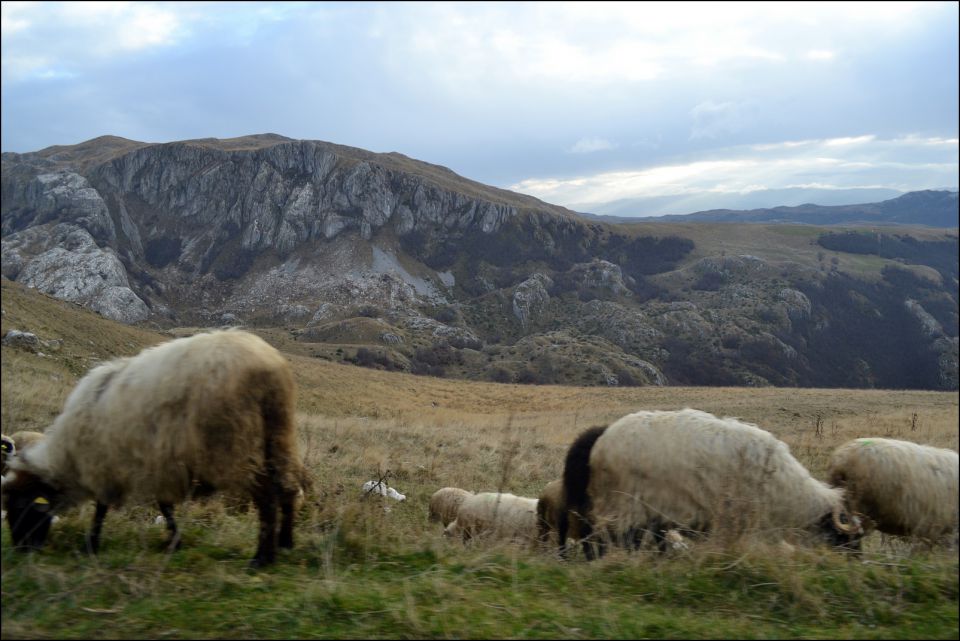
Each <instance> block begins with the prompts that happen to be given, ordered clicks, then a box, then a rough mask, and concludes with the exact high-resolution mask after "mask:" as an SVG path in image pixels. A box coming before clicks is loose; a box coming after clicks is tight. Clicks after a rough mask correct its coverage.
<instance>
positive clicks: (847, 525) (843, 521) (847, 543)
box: [820, 503, 864, 552]
mask: <svg viewBox="0 0 960 641" xmlns="http://www.w3.org/2000/svg"><path fill="white" fill-rule="evenodd" d="M820 532H821V534H822V536H823V538H824V539H826V541H827V542H828V543H829V544H830V545H832V546H834V547H838V548H844V549H847V550H853V551H857V552H859V551H860V549H861V547H860V542H861V540H862V539H863V536H864V531H863V524H862V523H861V521H860V518H859V517H858V516H857V515H856V514H853V513H851V512H849V511H848V510H847V508H846V506H845V505H844V504H843V503H838V504H837V505H835V506H834V508H833V510H832V511H831V513H830V514H825V515H824V516H823V518H822V519H821V521H820Z"/></svg>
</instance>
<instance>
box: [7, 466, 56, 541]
mask: <svg viewBox="0 0 960 641" xmlns="http://www.w3.org/2000/svg"><path fill="white" fill-rule="evenodd" d="M3 492H4V494H5V495H6V504H7V523H8V524H9V525H10V534H11V537H12V538H13V545H14V547H16V548H19V549H27V550H37V549H40V548H41V547H43V544H44V543H45V542H46V540H47V534H48V533H49V532H50V524H51V523H52V520H53V508H54V507H55V504H56V495H57V493H56V491H55V490H54V489H53V488H52V487H51V486H49V485H47V484H46V483H44V482H42V481H40V479H39V478H37V477H36V476H34V475H32V474H25V473H23V472H17V473H16V477H15V478H14V479H11V480H9V481H8V482H7V484H6V485H5V487H4V488H3Z"/></svg>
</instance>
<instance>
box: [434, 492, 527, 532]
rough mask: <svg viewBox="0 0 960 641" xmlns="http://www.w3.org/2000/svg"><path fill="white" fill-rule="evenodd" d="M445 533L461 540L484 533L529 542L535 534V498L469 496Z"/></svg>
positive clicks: (504, 495)
mask: <svg viewBox="0 0 960 641" xmlns="http://www.w3.org/2000/svg"><path fill="white" fill-rule="evenodd" d="M444 535H445V536H449V537H457V536H459V537H462V538H463V541H464V542H466V541H468V540H470V539H472V538H480V537H486V536H492V537H495V538H502V539H514V540H520V541H530V542H532V541H534V540H535V539H536V536H537V499H530V498H526V497H522V496H514V495H513V494H500V493H497V492H480V493H478V494H474V495H473V496H468V497H467V498H465V499H464V501H463V503H461V504H460V509H459V510H457V518H456V519H454V520H453V521H452V522H451V523H450V524H449V525H447V527H446V529H445V530H444Z"/></svg>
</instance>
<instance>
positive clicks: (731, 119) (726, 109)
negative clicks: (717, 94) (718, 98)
mask: <svg viewBox="0 0 960 641" xmlns="http://www.w3.org/2000/svg"><path fill="white" fill-rule="evenodd" d="M741 111H742V107H741V105H739V104H736V103H733V102H719V103H718V102H714V101H712V100H707V101H706V102H701V103H700V104H699V105H697V106H696V107H694V108H693V109H691V110H690V115H691V116H692V117H693V129H692V130H691V132H690V139H691V140H696V139H697V138H719V137H721V136H724V135H727V134H731V133H735V132H737V131H739V130H740V129H742V128H743V125H744V116H743V115H742V113H741Z"/></svg>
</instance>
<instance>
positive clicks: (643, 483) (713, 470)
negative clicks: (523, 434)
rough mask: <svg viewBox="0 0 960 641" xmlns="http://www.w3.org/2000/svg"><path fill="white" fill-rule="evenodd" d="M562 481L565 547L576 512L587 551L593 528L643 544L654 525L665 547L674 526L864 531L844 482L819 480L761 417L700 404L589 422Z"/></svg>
mask: <svg viewBox="0 0 960 641" xmlns="http://www.w3.org/2000/svg"><path fill="white" fill-rule="evenodd" d="M563 482H564V486H565V487H566V489H567V492H566V506H565V507H566V509H563V510H561V512H560V518H559V525H558V528H557V529H558V533H559V535H560V539H559V540H560V546H561V550H560V551H561V555H564V554H565V552H566V550H565V547H564V542H565V539H566V535H567V533H568V528H569V521H570V516H569V515H570V513H571V511H572V512H573V514H574V515H575V518H576V519H577V521H578V523H577V525H578V527H579V528H580V532H581V534H582V537H583V538H582V542H583V548H584V553H585V554H586V556H587V558H588V559H592V558H594V552H593V546H592V544H590V542H589V541H588V539H590V537H591V535H592V534H593V532H594V531H597V532H598V534H601V535H603V536H604V537H605V538H610V539H612V540H614V541H619V542H628V541H633V542H636V541H638V540H639V537H641V536H642V533H643V530H649V531H651V532H652V533H653V535H654V537H655V539H656V540H657V542H658V544H659V545H660V548H661V550H664V549H666V546H667V544H668V543H669V541H667V540H666V539H665V533H666V532H667V531H668V530H670V529H678V530H680V531H681V532H685V533H694V534H706V533H708V532H714V533H717V532H720V533H726V534H732V535H734V536H739V535H741V534H743V533H744V532H745V531H747V530H748V529H749V530H750V531H753V532H758V533H761V532H764V531H768V530H769V529H776V530H781V531H782V530H783V529H785V528H786V529H799V530H803V531H807V532H810V533H815V534H819V535H821V536H823V537H824V538H825V539H826V540H827V541H828V542H830V543H832V544H834V545H837V546H845V547H848V548H851V549H859V541H860V538H861V537H862V534H863V530H862V528H861V527H860V524H859V521H858V520H857V519H856V517H854V516H851V515H849V514H848V513H847V508H846V505H845V501H844V492H843V490H841V489H836V488H831V487H829V486H828V485H826V484H825V483H822V482H820V481H818V480H817V479H815V478H813V477H812V476H811V475H810V473H809V472H808V471H807V469H806V468H805V467H804V466H803V465H802V464H801V463H800V462H799V461H797V460H796V459H795V458H794V457H793V456H792V455H791V454H790V451H789V448H788V447H787V445H786V444H785V443H783V442H782V441H780V440H778V439H777V438H775V437H774V436H773V435H772V434H770V433H769V432H766V431H765V430H762V429H760V428H759V427H757V426H755V425H750V424H748V423H743V422H741V421H738V420H736V419H732V418H726V419H721V418H717V417H715V416H713V415H711V414H708V413H706V412H701V411H698V410H693V409H684V410H679V411H649V412H647V411H644V412H636V413H634V414H628V415H627V416H624V417H623V418H621V419H619V420H617V421H615V422H614V423H613V424H612V425H610V426H609V427H606V428H604V427H594V428H590V429H589V430H587V431H585V432H584V433H583V434H581V435H580V436H579V437H578V438H577V440H575V441H574V443H573V445H572V446H571V447H570V449H569V450H568V452H567V458H566V462H565V467H564V472H563ZM604 545H605V541H604V540H601V542H600V547H599V554H601V555H602V554H603V552H604Z"/></svg>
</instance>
